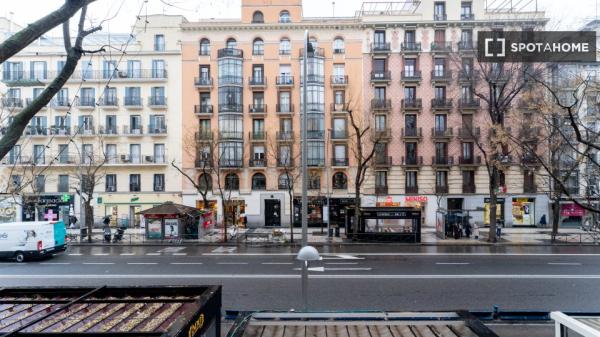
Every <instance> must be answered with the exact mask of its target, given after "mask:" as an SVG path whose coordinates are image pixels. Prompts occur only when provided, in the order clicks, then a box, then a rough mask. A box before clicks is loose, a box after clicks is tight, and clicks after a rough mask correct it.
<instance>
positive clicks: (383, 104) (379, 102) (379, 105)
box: [371, 98, 392, 112]
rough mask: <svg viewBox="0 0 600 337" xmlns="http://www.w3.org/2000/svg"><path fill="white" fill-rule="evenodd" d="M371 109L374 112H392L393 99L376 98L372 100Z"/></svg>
mask: <svg viewBox="0 0 600 337" xmlns="http://www.w3.org/2000/svg"><path fill="white" fill-rule="evenodd" d="M371 110H372V111H373V112H390V111H391V110H392V100H391V99H380V98H374V99H372V100H371Z"/></svg>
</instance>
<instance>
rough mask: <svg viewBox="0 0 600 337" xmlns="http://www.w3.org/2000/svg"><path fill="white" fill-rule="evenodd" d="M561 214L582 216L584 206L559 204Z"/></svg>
mask: <svg viewBox="0 0 600 337" xmlns="http://www.w3.org/2000/svg"><path fill="white" fill-rule="evenodd" d="M560 215H561V216H584V215H585V208H583V207H581V206H579V205H577V204H575V203H571V204H562V205H560Z"/></svg>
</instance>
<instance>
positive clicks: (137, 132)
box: [123, 125, 144, 136]
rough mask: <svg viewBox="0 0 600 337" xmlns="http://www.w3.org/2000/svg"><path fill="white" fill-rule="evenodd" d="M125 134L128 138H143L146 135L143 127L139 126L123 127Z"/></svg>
mask: <svg viewBox="0 0 600 337" xmlns="http://www.w3.org/2000/svg"><path fill="white" fill-rule="evenodd" d="M123 134H124V135H126V136H143V135H144V127H143V126H141V125H137V126H131V127H130V126H127V125H125V126H123Z"/></svg>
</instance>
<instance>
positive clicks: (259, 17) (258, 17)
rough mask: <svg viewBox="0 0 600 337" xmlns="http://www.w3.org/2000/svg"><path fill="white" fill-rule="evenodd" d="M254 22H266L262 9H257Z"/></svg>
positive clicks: (253, 18)
mask: <svg viewBox="0 0 600 337" xmlns="http://www.w3.org/2000/svg"><path fill="white" fill-rule="evenodd" d="M252 23H265V16H264V15H263V13H262V12H261V11H256V12H254V14H252Z"/></svg>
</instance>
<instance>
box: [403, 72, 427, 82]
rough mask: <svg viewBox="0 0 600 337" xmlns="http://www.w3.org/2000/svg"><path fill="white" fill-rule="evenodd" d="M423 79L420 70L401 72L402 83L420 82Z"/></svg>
mask: <svg viewBox="0 0 600 337" xmlns="http://www.w3.org/2000/svg"><path fill="white" fill-rule="evenodd" d="M422 78H423V76H422V74H421V71H420V70H411V71H406V70H403V71H402V73H401V76H400V79H401V80H402V82H417V83H418V82H421V79H422Z"/></svg>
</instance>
